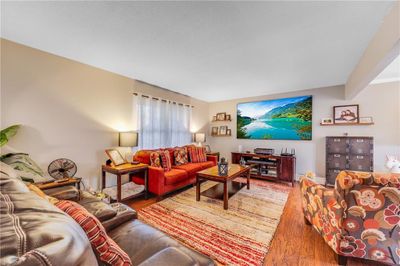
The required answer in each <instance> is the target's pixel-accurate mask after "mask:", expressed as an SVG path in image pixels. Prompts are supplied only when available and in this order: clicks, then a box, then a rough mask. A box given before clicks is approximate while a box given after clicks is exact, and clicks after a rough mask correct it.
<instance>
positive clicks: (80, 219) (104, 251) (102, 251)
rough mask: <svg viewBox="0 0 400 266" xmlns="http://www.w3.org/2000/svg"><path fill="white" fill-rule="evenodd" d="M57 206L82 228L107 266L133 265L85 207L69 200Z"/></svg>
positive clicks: (60, 202) (62, 201)
mask: <svg viewBox="0 0 400 266" xmlns="http://www.w3.org/2000/svg"><path fill="white" fill-rule="evenodd" d="M56 206H57V207H58V208H59V209H61V210H62V211H64V212H65V213H67V214H68V215H69V216H71V217H72V218H73V219H74V220H75V221H76V222H77V223H78V224H79V225H80V226H81V227H82V229H83V231H85V233H86V235H87V237H88V238H89V241H90V244H92V247H93V250H94V251H95V252H96V253H97V256H98V257H99V258H100V260H101V261H103V262H104V263H106V264H107V265H121V266H128V265H132V262H131V260H130V258H129V256H128V255H127V254H126V253H125V252H124V251H123V250H122V249H121V248H120V247H119V246H118V245H117V244H116V243H115V242H114V240H112V239H111V238H110V237H109V236H108V235H107V233H106V231H105V229H104V227H103V226H102V225H101V223H100V221H99V220H97V219H96V217H94V216H93V215H92V214H90V213H89V212H88V211H87V210H86V209H85V208H84V207H82V206H80V205H79V204H78V203H75V202H73V201H69V200H60V201H59V202H58V203H56Z"/></svg>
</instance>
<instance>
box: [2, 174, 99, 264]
mask: <svg viewBox="0 0 400 266" xmlns="http://www.w3.org/2000/svg"><path fill="white" fill-rule="evenodd" d="M0 188H1V189H0V213H1V215H0V224H1V230H0V264H1V265H60V266H63V265H97V260H96V257H95V255H94V253H93V251H92V248H91V246H90V243H89V240H88V238H87V237H86V235H85V233H84V232H83V231H82V229H81V228H80V226H79V225H78V224H77V223H76V222H75V221H73V220H72V219H71V218H70V217H69V216H68V215H66V214H65V213H63V212H62V211H60V210H59V209H58V208H57V207H55V206H54V205H53V204H51V203H50V202H48V201H47V200H45V199H43V198H41V197H39V196H38V195H36V194H35V193H33V192H32V191H30V190H29V189H28V188H27V187H26V186H25V184H24V183H23V182H22V181H21V180H18V179H15V178H10V177H9V176H7V175H5V174H4V173H0ZM66 255H67V256H66Z"/></svg>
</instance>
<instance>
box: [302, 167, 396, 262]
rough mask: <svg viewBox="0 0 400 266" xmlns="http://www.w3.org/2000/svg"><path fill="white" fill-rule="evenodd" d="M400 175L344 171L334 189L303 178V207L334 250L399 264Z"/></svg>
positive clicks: (307, 217) (338, 177) (346, 254)
mask: <svg viewBox="0 0 400 266" xmlns="http://www.w3.org/2000/svg"><path fill="white" fill-rule="evenodd" d="M399 180H400V175H398V174H397V175H396V174H379V173H364V172H351V171H342V172H340V173H339V175H338V176H337V178H336V187H335V189H327V188H325V187H322V186H320V185H317V184H315V183H314V182H312V181H311V180H310V179H308V178H302V180H301V190H302V193H303V211H304V215H305V217H306V219H308V220H309V221H310V222H311V223H312V224H313V226H314V228H315V229H316V230H317V231H318V232H319V233H320V234H321V235H322V237H323V238H324V240H325V241H326V242H327V243H328V244H329V245H330V246H331V247H332V249H333V250H335V252H337V253H338V254H340V255H344V256H352V257H359V258H365V259H371V260H376V261H381V262H387V263H393V264H399V263H400V247H399V245H400V244H399V243H400V186H399V184H400V182H399Z"/></svg>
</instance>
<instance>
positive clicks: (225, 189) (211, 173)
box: [196, 164, 251, 210]
mask: <svg viewBox="0 0 400 266" xmlns="http://www.w3.org/2000/svg"><path fill="white" fill-rule="evenodd" d="M250 169H251V167H250V166H241V165H239V164H231V165H229V170H228V175H227V176H220V175H218V166H213V167H211V168H208V169H205V170H203V171H200V172H197V174H196V200H197V201H200V183H201V181H203V180H211V181H216V182H219V183H220V184H218V185H215V186H213V187H211V188H209V189H207V190H206V191H204V192H202V193H201V195H203V196H206V197H209V198H213V199H221V200H223V201H224V210H227V209H228V199H229V198H230V197H232V196H233V195H234V194H236V192H238V191H239V190H240V189H241V188H242V187H244V186H245V185H244V184H243V183H240V182H234V181H233V179H235V178H237V177H240V176H246V177H247V189H250Z"/></svg>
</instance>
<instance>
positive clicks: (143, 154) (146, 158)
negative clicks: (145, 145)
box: [134, 150, 154, 165]
mask: <svg viewBox="0 0 400 266" xmlns="http://www.w3.org/2000/svg"><path fill="white" fill-rule="evenodd" d="M152 152H154V150H140V151H137V152H136V154H135V156H134V159H135V160H136V161H138V162H141V163H144V164H148V165H150V154H151V153H152Z"/></svg>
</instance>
